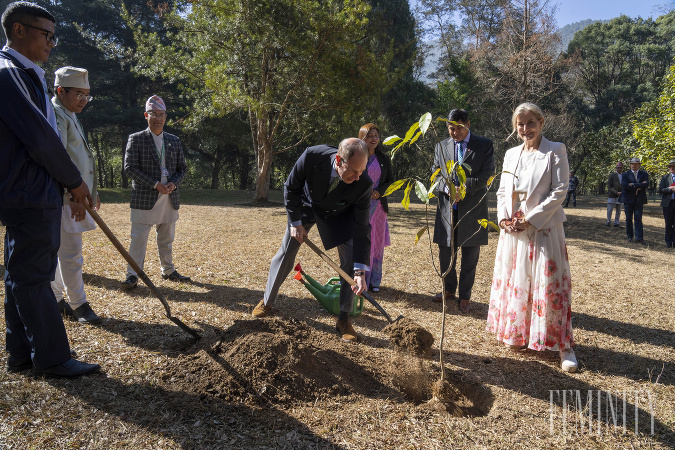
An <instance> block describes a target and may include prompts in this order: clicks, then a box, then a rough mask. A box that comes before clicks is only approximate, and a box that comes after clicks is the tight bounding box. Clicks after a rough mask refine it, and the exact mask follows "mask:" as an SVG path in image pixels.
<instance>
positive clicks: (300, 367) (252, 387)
mask: <svg viewBox="0 0 675 450" xmlns="http://www.w3.org/2000/svg"><path fill="white" fill-rule="evenodd" d="M393 325H396V326H392V327H391V328H390V330H391V331H390V333H391V335H392V336H395V339H396V343H395V346H397V347H399V348H406V349H409V350H410V349H415V350H416V351H418V350H424V349H427V350H428V348H429V347H430V346H431V343H433V338H432V337H431V335H430V334H429V333H428V332H427V331H426V330H424V329H422V328H421V327H419V326H417V325H415V324H414V322H412V321H404V319H402V320H401V321H399V322H398V323H397V324H393ZM324 330H325V331H321V330H319V329H316V328H314V327H313V326H309V325H307V324H306V323H304V322H301V321H299V320H294V319H290V320H288V319H281V318H278V317H274V318H265V319H257V320H255V319H252V320H238V321H235V323H234V324H233V325H232V326H231V327H229V328H228V329H227V330H225V331H223V330H219V329H213V331H209V332H207V333H205V334H204V337H203V338H202V339H201V340H200V341H197V342H195V343H194V345H193V347H192V348H190V349H187V350H188V352H190V353H189V354H186V355H180V356H178V357H177V358H175V359H173V360H170V362H168V363H167V366H165V367H164V368H161V369H159V370H161V371H162V375H161V378H162V380H163V381H164V382H166V383H167V385H169V386H170V387H169V388H170V389H176V390H180V391H181V392H191V393H194V394H196V395H198V396H200V397H203V398H208V397H216V398H219V399H223V400H226V401H229V402H238V403H239V402H244V403H266V402H270V403H275V404H279V403H296V404H297V403H312V402H314V401H316V400H317V399H318V400H335V399H336V398H337V397H343V398H356V397H370V398H373V397H378V398H388V399H392V400H394V399H395V400H398V401H406V402H411V403H413V404H416V405H420V403H423V402H427V401H429V400H430V399H431V400H433V398H432V397H434V398H435V396H434V395H433V394H434V392H432V384H433V379H434V377H435V376H436V375H434V374H433V373H434V372H435V371H437V370H438V369H437V368H435V367H434V363H433V362H432V361H430V360H428V359H423V358H418V357H416V356H414V355H411V354H410V353H403V352H393V353H390V354H387V353H386V352H385V353H382V351H381V349H377V348H373V347H370V346H368V345H365V344H350V343H345V342H342V341H341V340H340V339H339V338H338V337H337V335H336V334H335V332H333V330H332V327H325V328H324ZM392 340H394V337H392ZM449 381H450V383H452V385H453V386H455V389H456V391H459V393H461V394H462V395H461V396H462V399H460V400H459V402H458V405H459V408H457V411H459V412H460V414H464V415H481V414H482V413H483V411H484V410H486V409H487V410H489V408H490V407H491V403H492V401H491V398H487V399H486V398H485V393H487V394H488V397H489V390H488V391H481V390H480V389H479V388H480V387H481V385H480V383H475V382H473V383H466V382H465V381H466V380H462V379H460V378H459V377H455V378H451V377H450V378H449ZM474 385H475V386H474ZM460 402H461V403H460ZM423 405H424V404H423ZM423 405H420V406H423ZM446 410H447V409H446ZM439 411H440V410H439ZM447 411H448V412H449V413H452V414H456V412H454V413H453V412H452V411H450V410H447Z"/></svg>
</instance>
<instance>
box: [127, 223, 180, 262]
mask: <svg viewBox="0 0 675 450" xmlns="http://www.w3.org/2000/svg"><path fill="white" fill-rule="evenodd" d="M153 226H154V227H155V228H156V232H157V252H158V253H159V262H160V264H161V266H162V275H169V274H171V273H173V272H174V271H175V270H176V268H175V267H174V265H173V256H172V251H173V247H172V244H173V239H174V237H175V235H176V222H169V223H158V224H157V225H148V224H145V223H136V222H132V223H131V244H129V254H130V255H131V257H132V258H133V259H134V261H136V264H138V265H139V266H141V269H143V265H144V264H145V250H146V248H147V246H148V235H149V234H150V228H152V227H153ZM127 275H138V274H137V273H136V271H134V269H132V268H131V266H130V265H127Z"/></svg>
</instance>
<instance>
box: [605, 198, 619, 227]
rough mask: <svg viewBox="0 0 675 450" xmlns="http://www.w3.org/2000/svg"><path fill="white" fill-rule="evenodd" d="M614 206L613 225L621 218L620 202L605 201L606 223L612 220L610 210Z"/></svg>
mask: <svg viewBox="0 0 675 450" xmlns="http://www.w3.org/2000/svg"><path fill="white" fill-rule="evenodd" d="M615 208H616V213H615V214H614V225H618V224H619V219H620V218H621V203H607V223H610V222H611V221H612V210H613V209H615Z"/></svg>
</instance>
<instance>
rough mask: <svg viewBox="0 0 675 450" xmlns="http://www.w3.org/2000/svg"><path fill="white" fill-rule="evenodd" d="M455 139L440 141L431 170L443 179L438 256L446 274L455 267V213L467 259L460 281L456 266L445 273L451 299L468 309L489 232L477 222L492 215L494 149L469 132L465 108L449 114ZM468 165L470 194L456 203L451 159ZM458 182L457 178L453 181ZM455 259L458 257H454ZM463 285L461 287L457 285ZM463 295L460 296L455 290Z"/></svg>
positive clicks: (458, 238) (458, 243)
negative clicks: (450, 175)
mask: <svg viewBox="0 0 675 450" xmlns="http://www.w3.org/2000/svg"><path fill="white" fill-rule="evenodd" d="M448 120H449V121H451V122H454V123H451V122H449V123H448V131H449V132H450V137H449V138H448V139H446V140H444V141H442V142H440V143H439V144H438V145H437V146H436V149H435V152H434V164H433V167H432V168H431V170H432V172H433V171H435V170H436V169H438V168H439V167H440V168H441V174H442V175H443V177H444V178H443V179H442V180H441V182H440V183H439V185H438V207H437V209H436V222H435V226H434V242H435V243H436V244H438V259H439V265H440V270H441V273H445V271H446V270H448V267H450V261H451V260H452V252H451V250H450V249H451V239H452V236H453V231H452V228H451V226H450V215H451V214H452V216H453V223H454V224H455V231H454V237H455V243H454V251H455V255H456V254H457V250H458V248H459V247H461V248H462V263H461V269H460V273H459V282H458V280H457V271H456V270H455V266H456V264H453V265H452V268H451V269H450V272H449V273H448V275H447V276H446V277H445V291H446V298H449V299H456V300H457V306H458V308H459V310H460V311H461V312H463V313H468V312H469V311H470V309H471V290H472V289H473V283H474V280H475V278H476V266H477V265H478V258H479V256H480V246H481V245H487V243H488V232H487V230H486V229H485V228H483V227H481V226H480V225H479V224H478V221H479V220H481V219H485V218H487V217H488V207H487V201H486V200H485V193H486V191H487V182H488V180H489V179H490V176H492V174H493V173H494V170H495V163H494V147H493V145H492V141H491V140H490V139H487V138H484V137H480V136H477V135H475V134H472V133H471V132H470V130H469V128H470V126H471V122H469V115H468V114H467V112H466V111H465V110H463V109H453V110H452V111H450V114H448ZM449 160H452V161H457V162H460V163H466V164H467V165H468V166H469V167H470V169H469V168H465V172H466V196H465V197H464V199H463V200H459V199H458V197H457V196H455V198H456V199H457V200H456V201H455V202H453V201H452V199H451V198H450V196H449V195H448V194H449V192H450V191H449V190H450V189H455V191H457V189H458V188H457V187H456V186H455V185H454V184H451V185H450V186H448V185H447V184H446V182H445V179H447V178H448V172H447V168H446V164H445V163H446V161H449ZM454 181H455V182H457V180H454ZM455 262H456V260H455ZM458 287H459V291H457V288H458ZM456 291H457V292H458V294H459V296H457V297H456V296H455V292H456ZM442 300H443V293H442V292H441V293H438V294H436V295H435V296H434V297H433V301H435V302H440V301H442Z"/></svg>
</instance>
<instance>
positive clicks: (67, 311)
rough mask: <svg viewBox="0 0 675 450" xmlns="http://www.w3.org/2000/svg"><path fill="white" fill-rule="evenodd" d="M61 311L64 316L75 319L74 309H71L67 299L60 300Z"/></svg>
mask: <svg viewBox="0 0 675 450" xmlns="http://www.w3.org/2000/svg"><path fill="white" fill-rule="evenodd" d="M58 305H59V311H60V312H61V314H62V315H64V316H67V317H73V308H71V307H70V305H69V304H68V302H67V301H66V300H65V299H63V298H62V299H61V300H59V303H58Z"/></svg>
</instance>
